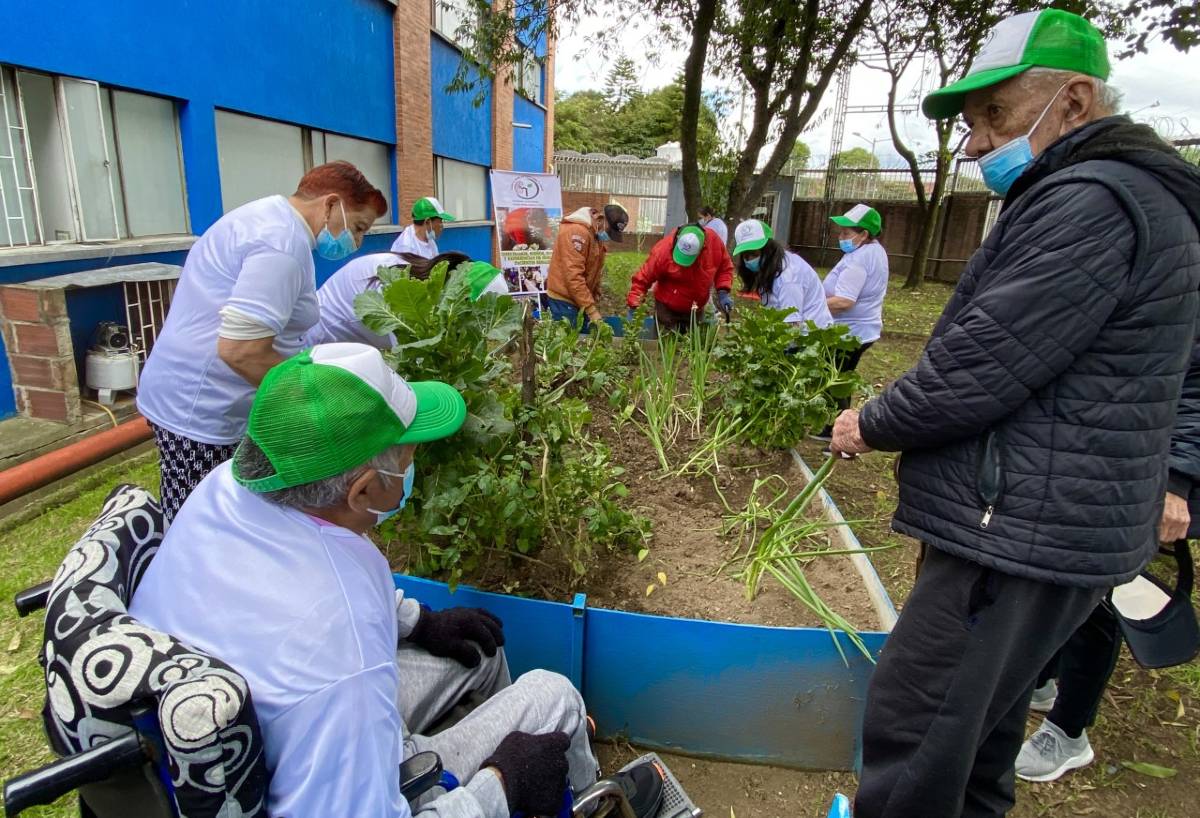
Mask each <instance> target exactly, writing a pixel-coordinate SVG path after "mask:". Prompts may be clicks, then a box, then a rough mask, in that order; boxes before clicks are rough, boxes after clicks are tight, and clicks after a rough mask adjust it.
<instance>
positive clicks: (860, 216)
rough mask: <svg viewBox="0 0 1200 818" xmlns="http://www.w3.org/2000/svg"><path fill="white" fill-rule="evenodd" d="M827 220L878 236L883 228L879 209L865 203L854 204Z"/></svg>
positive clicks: (839, 225)
mask: <svg viewBox="0 0 1200 818" xmlns="http://www.w3.org/2000/svg"><path fill="white" fill-rule="evenodd" d="M829 221H831V222H833V223H834V224H836V225H837V226H838V227H857V228H860V229H862V230H866V231H867V232H868V233H870V234H871V235H872V236H878V235H879V231H880V230H882V229H883V219H882V218H881V217H880V215H879V211H878V210H876V209H875V208H873V207H867V206H866V205H865V204H861V203H860V204H856V205H855V206H854V207H852V208H850V209H849V210H847V211H846V212H845V213H843V214H842V215H840V216H830V217H829Z"/></svg>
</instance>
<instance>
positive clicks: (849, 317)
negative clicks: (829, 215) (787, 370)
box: [822, 204, 889, 344]
mask: <svg viewBox="0 0 1200 818" xmlns="http://www.w3.org/2000/svg"><path fill="white" fill-rule="evenodd" d="M871 213H875V211H874V210H872V209H871V208H870V207H868V206H867V205H865V204H857V205H855V206H854V207H852V208H850V209H849V210H847V211H846V212H845V213H844V214H842V215H841V216H840V217H835V218H834V219H833V221H834V222H835V223H837V224H839V225H841V226H843V227H860V226H861V227H864V228H865V227H867V226H868V224H872V223H873V222H871V221H870V220H869V219H868V214H871ZM878 218H879V215H878V214H877V213H875V220H876V221H878ZM888 269H889V268H888V256H887V251H886V250H884V249H883V245H882V244H880V243H879V242H877V241H869V242H864V243H863V244H860V245H859V246H858V247H856V248H855V249H854V250H852V251H851V252H849V253H845V254H844V255H843V256H842V258H841V260H840V261H838V263H837V264H835V265H834V267H833V269H832V270H830V271H829V272H828V273H827V274H826V275H825V281H824V282H823V284H822V285H823V287H824V291H825V295H826V296H827V297H832V296H838V297H840V298H849V299H850V300H851V301H853V302H854V306H853V307H850V309H848V310H844V311H843V312H840V313H838V314H837V315H836V316H834V319H833V320H834V321H836V322H837V323H839V324H845V325H846V326H847V327H849V328H850V334H851V335H853V336H854V337H855V338H857V339H858V340H859V341H860V342H861V343H864V344H869V343H871V342H873V341H878V340H879V336H880V335H881V334H882V333H883V299H884V297H885V296H886V295H887V285H888Z"/></svg>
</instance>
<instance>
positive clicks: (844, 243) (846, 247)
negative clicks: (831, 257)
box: [838, 239, 858, 253]
mask: <svg viewBox="0 0 1200 818" xmlns="http://www.w3.org/2000/svg"><path fill="white" fill-rule="evenodd" d="M838 247H840V248H842V252H843V253H853V252H854V251H855V250H857V249H858V245H856V244H855V243H854V239H838Z"/></svg>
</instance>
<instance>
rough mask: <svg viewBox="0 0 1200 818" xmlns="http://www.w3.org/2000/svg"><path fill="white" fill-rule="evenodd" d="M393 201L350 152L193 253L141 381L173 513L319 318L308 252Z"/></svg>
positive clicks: (239, 215) (226, 219)
mask: <svg viewBox="0 0 1200 818" xmlns="http://www.w3.org/2000/svg"><path fill="white" fill-rule="evenodd" d="M386 212H387V202H386V200H384V198H383V194H382V193H380V191H379V189H378V188H376V187H375V186H374V185H372V184H371V183H370V182H369V181H367V178H366V177H365V176H363V175H362V173H361V172H359V170H358V169H357V168H356V167H354V166H353V165H351V164H350V163H349V162H330V163H328V164H325V165H320V166H318V167H315V168H313V169H312V170H310V171H309V172H308V173H306V174H305V175H304V178H302V179H301V180H300V184H299V185H298V186H297V188H296V192H295V193H293V194H292V195H291V196H282V195H278V196H268V197H267V198H265V199H258V200H257V201H253V202H250V203H249V204H244V205H242V206H241V207H239V208H237V209H236V210H232V211H230V212H229V213H226V214H225V215H224V216H223V217H221V218H220V219H219V220H218V221H217V222H216V224H214V225H213V226H212V227H210V228H209V229H208V230H206V231H205V232H204V235H202V236H201V237H200V238H199V239H197V240H196V243H195V244H194V245H193V246H192V249H191V251H190V252H189V253H188V257H187V261H186V262H184V265H183V273H182V275H180V277H179V283H178V285H177V287H176V289H175V295H174V297H173V298H172V302H171V310H170V312H169V313H168V315H167V320H166V323H165V324H163V328H162V331H161V332H160V333H159V335H158V339H157V340H156V341H155V343H154V350H153V352H152V354H151V355H150V357H149V359H148V360H147V361H146V366H145V369H144V370H143V372H142V376H141V380H140V382H139V384H138V397H137V405H138V409H139V410H140V411H141V413H142V414H143V415H145V417H146V419H147V420H148V421H150V426H151V428H152V429H153V430H154V438H155V442H156V443H157V444H158V452H159V459H160V470H161V472H162V505H163V512H164V513H165V514H166V518H167V520H168V522H169V521H170V520H171V519H172V518H174V516H175V512H177V511H178V510H179V507H180V506H181V505H183V501H184V500H185V499H187V496H188V494H190V493H191V491H192V489H193V488H195V487H196V485H197V484H199V482H200V481H201V480H202V479H203V478H204V476H205V475H206V474H208V472H209V471H211V470H212V468H213V467H214V466H216V465H217V464H219V463H222V462H224V461H226V460H228V459H229V458H230V457H232V456H233V450H234V447H235V445H236V444H237V442H238V441H239V440H241V438H242V435H243V434H244V433H245V431H246V421H247V419H248V417H249V413H250V402H251V401H252V400H253V398H254V392H255V390H257V388H258V384H259V383H260V382H261V381H262V379H263V376H264V375H266V374H267V370H269V369H270V368H271V367H273V366H274V365H275V364H277V363H279V362H280V361H282V360H284V359H285V358H288V357H290V356H291V355H293V354H294V353H296V352H298V351H299V350H300V348H301V345H302V342H303V338H304V334H305V333H306V332H307V331H308V329H309V328H310V327H312V326H313V324H315V323H317V318H318V307H317V295H316V269H315V267H314V264H313V251H314V250H315V251H316V252H317V253H318V254H319V255H320V256H321V257H322V258H326V259H329V260H331V261H337V260H339V259H343V258H345V257H346V256H348V255H350V254H351V253H353V252H354V251H355V250H357V249H358V247H359V245H360V244H361V243H362V238H363V234H364V233H366V231H367V230H368V229H369V228H370V227H371V225H372V224H374V223H375V220H376V219H378V218H379V217H381V216H383V215H384V214H385V213H386Z"/></svg>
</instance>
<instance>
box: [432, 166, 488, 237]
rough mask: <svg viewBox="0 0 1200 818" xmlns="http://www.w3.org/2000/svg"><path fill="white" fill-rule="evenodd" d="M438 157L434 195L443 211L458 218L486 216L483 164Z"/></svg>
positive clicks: (466, 218) (485, 182) (479, 218)
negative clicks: (444, 209)
mask: <svg viewBox="0 0 1200 818" xmlns="http://www.w3.org/2000/svg"><path fill="white" fill-rule="evenodd" d="M435 158H436V159H437V197H438V201H440V202H441V203H442V207H444V208H446V212H447V213H449V214H450V215H451V216H453V217H454V218H455V219H457V220H459V221H481V220H483V219H486V218H488V212H487V206H488V194H487V188H488V174H487V168H485V167H483V166H482V165H471V164H468V163H466V162H456V161H455V160H453V159H443V158H442V157H440V156H438V157H435Z"/></svg>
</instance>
